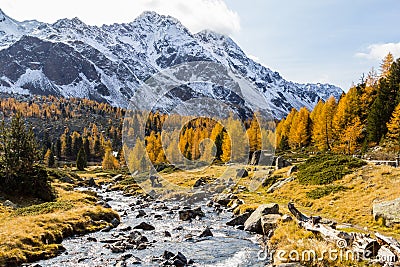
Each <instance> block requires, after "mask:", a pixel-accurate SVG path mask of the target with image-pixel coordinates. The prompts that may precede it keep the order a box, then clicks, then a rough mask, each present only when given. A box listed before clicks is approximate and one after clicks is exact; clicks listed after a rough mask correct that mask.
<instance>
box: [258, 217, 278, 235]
mask: <svg viewBox="0 0 400 267" xmlns="http://www.w3.org/2000/svg"><path fill="white" fill-rule="evenodd" d="M280 219H281V215H280V214H267V215H263V216H262V217H261V228H262V231H263V234H268V233H269V232H270V231H274V230H275V229H276V228H277V227H278V222H279V220H280Z"/></svg>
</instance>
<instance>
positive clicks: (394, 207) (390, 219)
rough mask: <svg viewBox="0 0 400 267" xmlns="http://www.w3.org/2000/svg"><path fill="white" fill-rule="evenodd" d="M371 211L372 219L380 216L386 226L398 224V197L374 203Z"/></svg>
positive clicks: (399, 202) (399, 206)
mask: <svg viewBox="0 0 400 267" xmlns="http://www.w3.org/2000/svg"><path fill="white" fill-rule="evenodd" d="M372 211H373V215H374V219H375V220H379V219H380V218H382V219H383V221H384V223H385V225H386V226H387V227H392V226H394V225H395V224H400V198H398V199H395V200H392V201H387V202H382V203H377V204H374V206H373V208H372Z"/></svg>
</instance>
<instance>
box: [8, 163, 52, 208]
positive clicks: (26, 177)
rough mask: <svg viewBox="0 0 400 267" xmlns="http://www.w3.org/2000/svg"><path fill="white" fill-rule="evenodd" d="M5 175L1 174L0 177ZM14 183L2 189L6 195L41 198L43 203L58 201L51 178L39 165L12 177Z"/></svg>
mask: <svg viewBox="0 0 400 267" xmlns="http://www.w3.org/2000/svg"><path fill="white" fill-rule="evenodd" d="M1 175H3V174H2V173H0V176H1ZM11 179H12V180H13V181H14V183H13V185H12V186H9V187H6V188H2V191H3V192H4V193H10V192H12V193H13V194H14V195H15V194H19V195H23V196H32V197H37V198H40V199H41V200H43V201H53V200H55V199H56V193H55V190H54V189H53V187H52V186H51V184H50V178H49V176H48V174H47V170H46V169H45V168H44V167H42V166H39V165H35V166H33V167H32V169H30V170H28V171H25V172H23V173H19V174H15V175H12V176H11Z"/></svg>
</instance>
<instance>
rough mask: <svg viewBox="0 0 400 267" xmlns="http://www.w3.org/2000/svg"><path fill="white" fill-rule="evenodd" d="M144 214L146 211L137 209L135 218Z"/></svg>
mask: <svg viewBox="0 0 400 267" xmlns="http://www.w3.org/2000/svg"><path fill="white" fill-rule="evenodd" d="M144 216H146V212H145V211H144V210H138V214H137V215H136V218H140V217H144Z"/></svg>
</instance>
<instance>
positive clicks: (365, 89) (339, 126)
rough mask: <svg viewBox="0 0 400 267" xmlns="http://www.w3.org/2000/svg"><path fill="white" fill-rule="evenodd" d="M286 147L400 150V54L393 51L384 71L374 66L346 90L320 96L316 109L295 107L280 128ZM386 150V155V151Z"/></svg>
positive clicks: (279, 144)
mask: <svg viewBox="0 0 400 267" xmlns="http://www.w3.org/2000/svg"><path fill="white" fill-rule="evenodd" d="M276 137H277V139H276V142H277V148H278V149H279V150H280V151H285V150H289V149H299V148H303V149H305V148H307V149H310V150H312V151H333V152H337V153H344V154H364V153H365V152H367V151H368V149H369V148H372V147H377V146H381V147H383V148H384V149H385V153H386V154H387V155H389V154H393V155H396V154H397V153H399V152H400V59H397V60H396V61H394V59H393V55H392V54H390V53H389V54H388V55H387V56H386V57H385V58H384V59H383V62H382V64H381V69H380V73H379V74H378V73H377V72H376V71H375V70H374V69H372V70H371V71H370V72H369V73H368V75H367V76H366V77H364V75H363V76H362V78H361V81H360V83H358V84H357V85H354V86H353V87H351V88H350V90H349V91H348V92H347V93H346V94H343V95H342V96H341V98H340V100H339V101H338V102H337V101H336V100H335V99H334V98H333V97H331V98H329V99H328V100H327V101H326V102H323V101H319V102H318V104H317V105H316V106H315V108H314V109H313V110H312V111H309V110H307V109H306V108H301V109H300V110H296V109H292V111H291V112H290V113H289V115H288V116H287V117H286V118H284V119H282V120H281V121H280V122H279V123H278V124H277V128H276ZM385 153H383V154H385Z"/></svg>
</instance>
